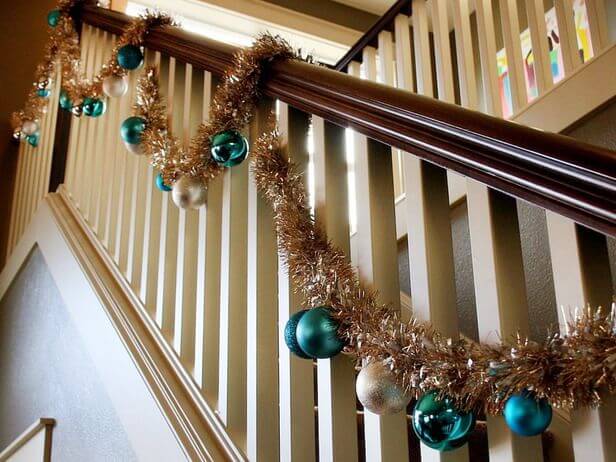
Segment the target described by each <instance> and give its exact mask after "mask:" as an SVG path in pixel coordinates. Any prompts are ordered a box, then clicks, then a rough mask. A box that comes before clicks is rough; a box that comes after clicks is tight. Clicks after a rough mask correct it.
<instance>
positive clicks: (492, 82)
mask: <svg viewBox="0 0 616 462" xmlns="http://www.w3.org/2000/svg"><path fill="white" fill-rule="evenodd" d="M475 12H476V14H477V35H478V37H479V53H480V56H481V75H482V81H483V93H484V99H485V106H486V112H487V113H488V114H491V115H493V116H495V117H502V115H503V108H502V106H501V102H500V90H499V86H498V67H497V63H496V34H495V32H494V12H493V10H492V1H491V0H475Z"/></svg>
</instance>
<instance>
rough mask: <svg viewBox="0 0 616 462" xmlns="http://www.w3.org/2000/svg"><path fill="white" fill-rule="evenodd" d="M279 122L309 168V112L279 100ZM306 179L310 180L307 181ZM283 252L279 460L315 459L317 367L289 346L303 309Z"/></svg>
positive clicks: (299, 162)
mask: <svg viewBox="0 0 616 462" xmlns="http://www.w3.org/2000/svg"><path fill="white" fill-rule="evenodd" d="M278 126H279V128H280V133H281V135H282V137H283V140H284V142H285V144H286V145H287V153H288V156H289V159H290V160H291V161H292V162H293V163H294V164H295V165H296V166H297V169H298V171H300V172H304V173H305V174H307V172H308V160H309V159H308V144H307V142H308V129H309V126H310V118H309V116H308V114H306V113H304V112H301V111H298V110H296V109H293V108H290V107H289V106H287V105H286V104H284V103H279V111H278ZM305 178H306V177H305V176H304V179H305ZM341 181H344V180H343V179H341ZM306 183H307V182H306ZM301 303H302V300H301V297H299V296H298V295H297V294H296V293H295V287H294V284H293V283H292V281H291V280H290V278H289V275H288V273H287V270H286V267H285V266H284V261H283V259H282V256H280V258H279V260H278V351H279V371H278V372H279V381H280V406H279V409H280V460H288V461H307V462H308V461H313V460H315V458H316V454H315V444H314V442H315V429H314V400H313V396H314V379H313V376H314V367H313V362H312V361H311V360H306V359H302V358H298V357H297V356H295V355H293V354H292V353H291V352H290V351H289V349H288V348H287V346H286V344H285V341H284V328H285V325H286V323H287V321H288V319H289V317H290V316H291V315H293V314H294V313H295V312H297V311H299V310H300V309H302V306H301Z"/></svg>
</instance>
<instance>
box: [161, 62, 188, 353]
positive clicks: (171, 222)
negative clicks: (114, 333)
mask: <svg viewBox="0 0 616 462" xmlns="http://www.w3.org/2000/svg"><path fill="white" fill-rule="evenodd" d="M165 61H166V60H165ZM167 62H168V74H167V75H166V77H167V79H166V84H167V121H168V124H169V129H170V130H172V132H173V133H175V134H177V133H178V129H179V120H178V119H179V117H180V116H181V112H179V105H178V104H176V102H175V98H176V93H179V92H177V90H176V88H177V87H176V85H177V86H179V85H180V83H179V82H182V78H181V76H178V78H177V79H176V73H178V74H181V72H182V68H181V67H176V62H175V58H173V57H170V58H169V60H168V61H167ZM164 77H165V74H163V73H161V81H163V82H164V80H163V79H164ZM182 84H183V82H182ZM178 220H179V211H178V208H177V207H176V205H175V204H174V203H173V200H172V199H171V194H164V195H163V198H162V204H161V209H160V248H159V252H158V255H159V259H158V283H157V289H158V291H157V294H156V322H157V323H158V325H159V326H160V328H161V330H162V332H163V334H164V335H165V337H166V338H167V340H169V341H173V329H174V323H175V290H176V286H175V284H176V271H177V251H178V245H177V244H178Z"/></svg>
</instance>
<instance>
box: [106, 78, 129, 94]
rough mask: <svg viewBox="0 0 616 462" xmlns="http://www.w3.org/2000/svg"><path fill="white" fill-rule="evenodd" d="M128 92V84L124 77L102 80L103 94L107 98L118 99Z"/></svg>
mask: <svg viewBox="0 0 616 462" xmlns="http://www.w3.org/2000/svg"><path fill="white" fill-rule="evenodd" d="M127 91H128V82H127V81H126V78H125V77H121V76H119V75H110V76H109V77H107V78H106V79H105V80H103V93H105V95H107V96H108V97H109V98H119V97H121V96H124V95H125V94H126V92H127Z"/></svg>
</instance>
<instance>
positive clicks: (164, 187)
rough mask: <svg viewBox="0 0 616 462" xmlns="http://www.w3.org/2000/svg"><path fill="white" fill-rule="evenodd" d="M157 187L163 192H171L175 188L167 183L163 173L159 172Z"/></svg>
mask: <svg viewBox="0 0 616 462" xmlns="http://www.w3.org/2000/svg"><path fill="white" fill-rule="evenodd" d="M156 187H157V188H158V189H160V190H161V191H162V192H170V191H171V190H172V189H173V188H171V187H169V186H167V185H166V184H165V180H163V175H162V173H159V174H158V175H156Z"/></svg>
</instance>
